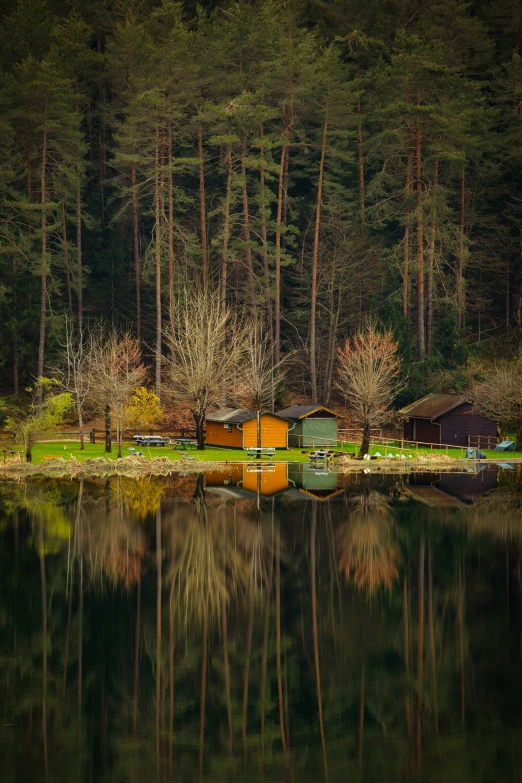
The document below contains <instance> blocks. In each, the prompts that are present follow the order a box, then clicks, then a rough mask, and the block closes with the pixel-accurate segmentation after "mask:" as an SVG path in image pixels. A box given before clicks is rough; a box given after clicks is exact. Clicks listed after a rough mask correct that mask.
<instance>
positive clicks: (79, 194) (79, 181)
mask: <svg viewBox="0 0 522 783" xmlns="http://www.w3.org/2000/svg"><path fill="white" fill-rule="evenodd" d="M74 87H75V88H74V92H75V111H76V113H77V114H79V112H80V99H79V96H80V88H79V84H78V75H76V79H75V86H74ZM89 146H90V145H89ZM76 261H77V265H78V290H77V297H78V331H79V332H80V334H81V333H82V330H83V270H82V177H81V172H80V168H79V166H77V167H76Z"/></svg>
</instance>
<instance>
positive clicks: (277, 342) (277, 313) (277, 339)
mask: <svg viewBox="0 0 522 783" xmlns="http://www.w3.org/2000/svg"><path fill="white" fill-rule="evenodd" d="M287 144H288V129H285V138H284V140H283V148H282V150H281V160H280V162H279V185H278V188H277V217H276V236H275V240H276V244H275V302H274V321H275V324H274V349H275V363H276V364H279V362H280V361H281V225H282V224H281V220H282V215H283V180H284V174H285V157H286V154H287Z"/></svg>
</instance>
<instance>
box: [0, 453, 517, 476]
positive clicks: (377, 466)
mask: <svg viewBox="0 0 522 783" xmlns="http://www.w3.org/2000/svg"><path fill="white" fill-rule="evenodd" d="M499 462H509V463H512V464H513V463H515V464H516V463H517V462H518V463H522V460H509V459H504V460H502V459H500V460H491V459H487V460H457V459H453V458H452V457H445V458H444V459H439V458H434V459H431V458H428V457H419V458H417V459H415V460H404V461H401V462H400V463H399V462H398V460H396V459H380V460H378V461H377V460H355V459H353V460H343V461H342V462H339V463H337V464H336V463H335V462H334V463H333V464H331V465H330V466H329V467H330V468H331V469H332V472H335V473H338V474H341V475H342V474H348V473H366V474H368V473H374V474H378V473H396V474H401V473H402V474H408V473H431V472H436V473H469V472H472V471H470V468H473V467H476V466H478V465H496V464H498V463H499ZM245 464H251V463H248V462H234V461H228V460H223V461H222V462H206V461H204V460H201V461H199V460H198V461H196V462H194V461H190V462H189V461H188V460H176V461H174V460H170V459H168V457H154V458H152V459H147V458H145V457H136V456H129V457H122V458H121V459H117V460H110V459H105V458H100V457H96V458H93V459H86V460H82V461H81V462H80V461H79V460H76V459H74V458H71V459H53V460H49V462H46V463H40V464H39V465H33V464H32V463H26V462H18V461H16V462H15V461H8V462H5V463H1V462H0V481H3V480H10V479H22V478H31V477H46V478H71V479H73V478H84V477H87V476H93V477H95V476H98V477H106V476H129V477H134V478H141V477H147V476H167V475H169V474H172V473H177V474H185V475H189V474H194V473H205V472H207V471H210V470H226V469H227V467H229V466H230V465H245ZM256 464H261V465H266V464H268V463H267V462H262V463H256ZM272 464H273V463H272ZM277 464H286V465H291V464H308V463H294V462H282V461H281V462H279V461H278V463H277Z"/></svg>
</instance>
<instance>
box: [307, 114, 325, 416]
mask: <svg viewBox="0 0 522 783" xmlns="http://www.w3.org/2000/svg"><path fill="white" fill-rule="evenodd" d="M327 136H328V105H327V106H326V109H325V113H324V124H323V140H322V143H321V160H320V162H319V176H318V180H317V202H316V205H315V227H314V247H313V252H312V291H311V295H310V303H311V310H310V376H311V381H312V404H313V405H317V367H316V358H317V357H316V353H317V348H316V315H317V261H318V257H319V231H320V228H321V205H322V200H323V178H324V159H325V156H326V140H327Z"/></svg>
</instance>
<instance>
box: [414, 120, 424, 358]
mask: <svg viewBox="0 0 522 783" xmlns="http://www.w3.org/2000/svg"><path fill="white" fill-rule="evenodd" d="M415 163H416V177H417V343H418V350H419V359H420V360H421V361H422V360H423V359H424V357H425V356H426V338H425V331H424V238H423V230H424V223H423V215H422V201H423V199H422V136H421V132H420V128H417V132H416V149H415Z"/></svg>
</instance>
